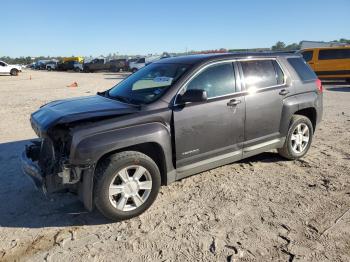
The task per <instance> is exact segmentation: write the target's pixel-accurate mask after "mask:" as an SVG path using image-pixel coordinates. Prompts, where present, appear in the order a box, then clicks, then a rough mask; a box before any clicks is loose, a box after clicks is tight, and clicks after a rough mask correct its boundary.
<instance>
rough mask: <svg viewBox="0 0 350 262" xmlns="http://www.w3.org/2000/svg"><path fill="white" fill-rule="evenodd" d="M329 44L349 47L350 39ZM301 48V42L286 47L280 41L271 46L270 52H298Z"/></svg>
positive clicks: (342, 39)
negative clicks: (340, 44)
mask: <svg viewBox="0 0 350 262" xmlns="http://www.w3.org/2000/svg"><path fill="white" fill-rule="evenodd" d="M331 42H335V43H344V44H349V45H350V39H346V38H340V39H339V40H333V41H331ZM300 47H301V42H299V43H298V44H297V43H292V44H289V45H286V44H285V43H284V42H282V41H278V42H277V43H276V44H274V45H273V46H271V50H272V51H293V50H299V49H300Z"/></svg>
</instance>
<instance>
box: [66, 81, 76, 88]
mask: <svg viewBox="0 0 350 262" xmlns="http://www.w3.org/2000/svg"><path fill="white" fill-rule="evenodd" d="M67 87H78V83H77V82H73V83H72V84H70V85H68V86H67Z"/></svg>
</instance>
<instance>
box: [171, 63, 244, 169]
mask: <svg viewBox="0 0 350 262" xmlns="http://www.w3.org/2000/svg"><path fill="white" fill-rule="evenodd" d="M236 86H237V85H236V79H235V70H234V67H233V64H232V63H231V62H225V63H219V64H213V65H210V66H207V67H205V68H202V69H201V70H200V71H199V72H198V73H196V74H195V75H194V77H192V78H191V80H190V81H189V82H188V83H187V84H185V86H184V87H183V88H182V89H181V91H180V92H179V95H181V94H183V93H184V92H185V91H186V90H189V89H203V90H205V91H207V94H208V101H206V102H201V103H187V104H186V105H178V106H175V107H174V111H173V117H174V130H175V150H176V168H177V171H178V172H180V173H181V172H185V171H186V170H188V169H191V168H195V167H200V166H205V167H206V168H203V169H200V168H199V169H197V171H198V172H200V171H201V170H205V169H208V168H210V167H215V166H218V165H217V164H218V163H221V164H225V163H226V164H227V161H229V162H230V160H232V161H231V162H233V161H234V160H237V159H240V158H241V155H242V151H241V149H242V143H243V138H244V117H245V102H244V96H241V94H239V93H236V90H237V88H236ZM185 173H186V172H185ZM192 173H193V172H192ZM194 173H195V172H194Z"/></svg>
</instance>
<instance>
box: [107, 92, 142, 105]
mask: <svg viewBox="0 0 350 262" xmlns="http://www.w3.org/2000/svg"><path fill="white" fill-rule="evenodd" d="M104 95H105V97H108V98H110V99H114V100H118V101H120V102H122V103H126V104H129V105H133V106H138V107H139V106H141V105H140V104H138V103H136V101H137V100H135V99H132V98H128V97H125V96H118V95H114V96H111V95H110V94H109V92H108V91H106V93H105V94H104ZM133 101H135V102H133Z"/></svg>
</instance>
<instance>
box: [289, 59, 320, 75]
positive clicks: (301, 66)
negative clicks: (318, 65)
mask: <svg viewBox="0 0 350 262" xmlns="http://www.w3.org/2000/svg"><path fill="white" fill-rule="evenodd" d="M287 60H288V62H289V64H290V65H291V66H292V67H293V68H294V70H295V72H296V73H297V74H298V76H299V77H300V79H301V80H303V81H306V80H314V79H316V78H317V76H316V75H315V73H314V71H312V69H311V68H310V66H309V65H308V64H307V63H306V62H305V61H304V60H303V59H301V58H288V59H287Z"/></svg>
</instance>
